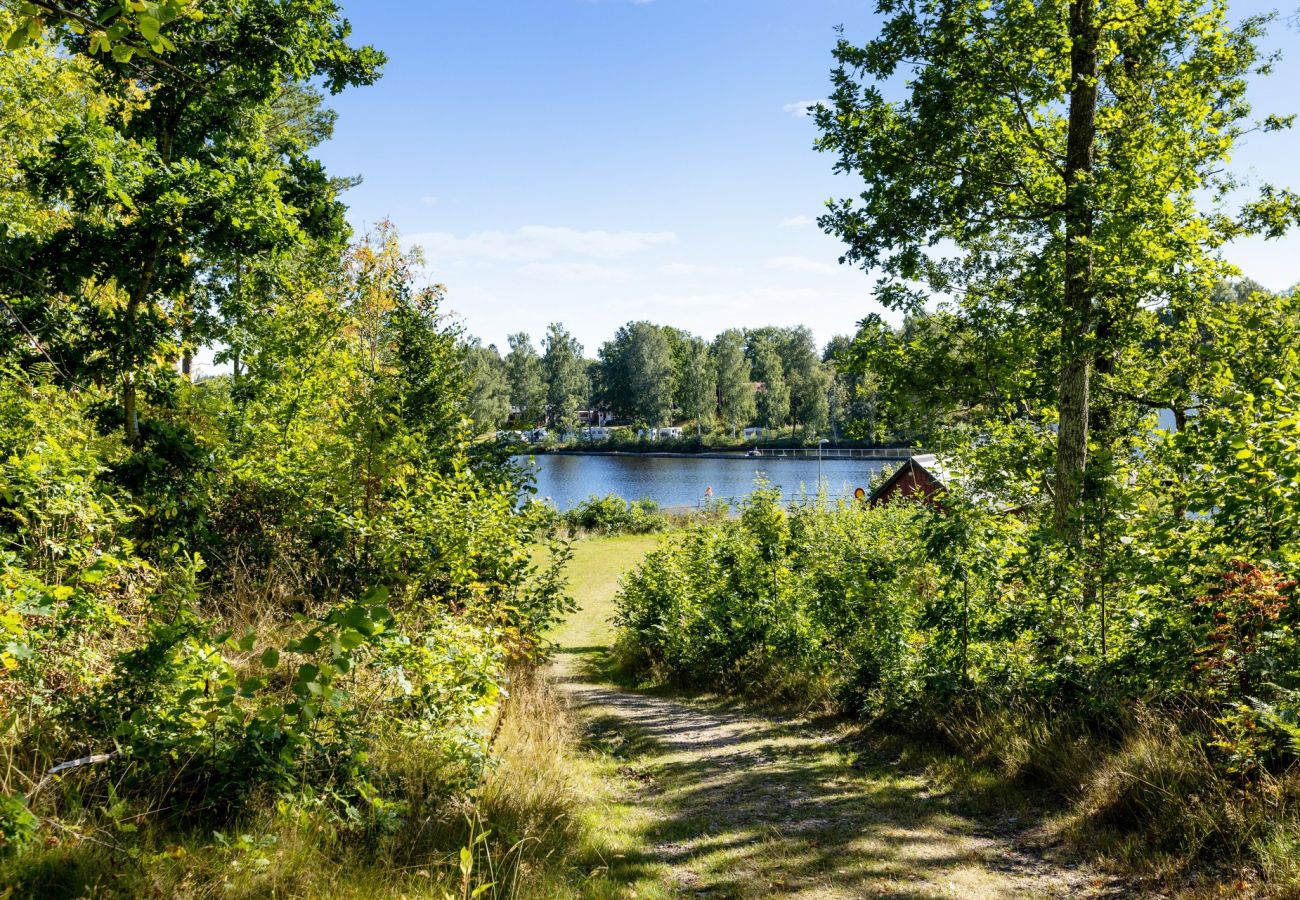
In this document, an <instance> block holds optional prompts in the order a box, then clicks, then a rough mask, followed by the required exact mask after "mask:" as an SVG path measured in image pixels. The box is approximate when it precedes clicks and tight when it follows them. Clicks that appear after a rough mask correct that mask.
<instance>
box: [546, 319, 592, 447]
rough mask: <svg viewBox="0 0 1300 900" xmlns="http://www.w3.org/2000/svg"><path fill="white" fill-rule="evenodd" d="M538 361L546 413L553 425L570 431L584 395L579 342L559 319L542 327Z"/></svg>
mask: <svg viewBox="0 0 1300 900" xmlns="http://www.w3.org/2000/svg"><path fill="white" fill-rule="evenodd" d="M543 343H544V345H545V352H544V354H543V356H542V365H543V368H544V369H545V372H546V414H547V417H548V419H549V421H550V423H551V425H552V426H553V427H555V428H558V429H559V430H560V431H562V432H563V431H574V430H575V429H577V427H578V410H579V409H580V408H581V406H582V403H583V400H585V399H586V396H587V388H588V382H587V377H586V365H585V363H584V362H583V359H582V345H581V344H579V343H578V341H577V340H576V339H575V338H574V337H573V335H571V334H569V332H567V331H565V329H564V326H563V325H561V324H560V323H559V322H553V323H551V324H550V325H549V326H548V327H547V329H546V340H545V341H544V342H543Z"/></svg>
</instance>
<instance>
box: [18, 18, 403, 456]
mask: <svg viewBox="0 0 1300 900" xmlns="http://www.w3.org/2000/svg"><path fill="white" fill-rule="evenodd" d="M91 6H92V7H93V8H95V9H98V8H99V7H100V6H102V7H104V9H105V10H108V9H109V8H110V6H111V7H112V9H114V10H117V9H119V8H120V7H119V6H117V5H115V4H94V5H91ZM136 21H137V23H138V28H139V29H140V33H141V34H142V35H146V34H147V32H149V31H150V30H151V29H152V28H153V26H152V25H148V24H146V22H147V21H148V19H147V18H146V17H143V16H142V17H139V18H137V20H136ZM111 30H112V28H111V26H110V31H111ZM168 33H169V35H170V40H169V42H168V46H167V47H166V49H167V60H166V62H163V61H161V60H160V59H158V58H157V57H156V56H153V55H144V54H141V53H138V52H131V53H128V52H124V51H123V52H119V51H118V50H117V49H114V50H113V52H112V53H111V54H107V55H106V54H104V53H103V52H101V51H102V50H103V46H102V39H101V37H100V36H99V35H98V34H97V33H96V31H95V30H93V29H92V30H86V29H82V30H81V33H77V32H75V31H68V32H65V33H64V35H63V38H64V43H65V44H66V46H67V49H68V50H69V52H70V53H71V54H72V55H73V56H74V57H76V58H78V59H81V60H83V61H85V63H86V71H87V73H88V77H89V78H90V79H92V80H93V82H94V83H95V85H96V87H97V89H98V90H99V91H100V92H101V93H103V94H104V95H105V96H106V97H109V98H112V100H113V101H114V102H113V103H110V104H106V105H104V106H102V107H96V106H90V107H87V108H86V109H85V110H84V112H83V114H82V115H80V116H79V117H78V118H77V119H76V120H74V121H72V122H70V123H68V124H67V125H66V126H65V127H64V128H63V129H61V131H60V133H59V135H58V137H57V138H56V140H55V141H54V142H53V147H52V149H51V152H50V153H48V154H47V155H45V156H43V157H41V158H39V159H36V160H33V162H32V164H31V165H30V166H29V167H28V168H27V171H26V172H25V173H24V174H25V180H26V182H27V184H28V186H29V189H30V190H31V191H32V192H33V193H34V194H35V195H36V196H38V197H40V198H41V199H42V201H43V202H45V203H47V204H49V205H51V206H58V207H60V208H63V209H66V210H67V211H68V213H67V215H66V217H65V218H64V220H63V221H62V222H61V223H60V226H59V227H58V228H57V229H56V230H55V231H54V232H53V233H52V234H50V235H48V236H43V237H38V236H34V235H28V236H25V237H19V236H6V237H5V239H3V240H2V241H0V260H3V261H4V262H5V263H6V264H8V265H13V264H14V263H16V262H21V264H22V265H23V266H24V267H25V268H26V270H27V271H28V272H29V275H30V277H29V278H28V279H27V281H26V282H25V284H24V286H23V288H22V289H21V290H22V291H23V296H22V298H21V299H22V300H23V301H24V302H23V303H22V304H21V305H22V308H23V312H22V315H24V316H25V317H27V319H28V321H26V322H25V323H24V324H25V326H26V327H27V328H28V330H30V331H33V332H36V331H45V330H47V329H46V324H47V323H48V322H49V321H50V317H51V316H53V315H57V314H64V313H66V314H67V315H68V316H70V317H71V318H74V319H75V320H76V324H77V327H78V329H79V332H80V335H79V336H80V338H81V343H82V345H83V350H82V351H81V352H80V353H79V357H80V362H81V363H82V365H83V367H84V368H86V370H87V371H86V373H85V374H87V375H89V376H91V377H93V378H95V379H97V380H101V381H104V382H106V383H113V384H116V385H117V388H118V391H119V395H120V397H121V405H120V415H121V422H122V429H123V432H124V434H125V436H126V439H127V441H128V443H130V444H135V443H137V442H138V439H139V435H140V425H139V410H138V397H139V393H140V388H141V384H142V382H143V383H144V385H145V386H146V387H150V386H151V385H152V384H153V383H154V382H156V381H158V380H159V379H160V378H162V377H163V373H161V372H160V371H159V370H157V369H156V361H157V360H159V359H166V358H168V357H171V358H174V356H172V354H171V353H167V352H164V349H165V348H166V346H167V345H168V344H169V343H174V341H175V335H176V333H177V329H178V322H177V319H178V318H179V317H180V316H181V315H182V314H183V313H184V311H185V310H186V309H187V308H188V307H187V305H186V304H185V303H184V302H183V297H184V295H185V294H187V293H188V292H189V291H190V290H191V289H192V287H193V285H194V283H195V281H196V279H198V278H199V277H200V276H201V274H202V273H203V272H204V271H205V270H209V269H210V267H213V266H215V265H217V264H218V263H220V262H222V261H228V260H237V259H239V258H240V257H241V256H242V257H251V256H254V255H261V254H268V253H272V252H276V251H284V250H287V249H290V248H292V247H293V246H295V244H296V242H297V241H298V240H299V237H300V236H301V235H302V234H303V233H304V232H306V233H312V232H320V231H322V230H327V229H332V230H333V231H334V232H335V237H336V238H340V239H341V238H342V237H344V236H346V231H345V230H342V231H341V229H344V228H345V226H344V223H343V218H342V214H341V212H340V211H339V209H338V207H337V205H336V201H334V198H333V194H334V193H335V192H336V186H335V185H334V184H333V183H332V182H330V180H329V179H327V178H326V177H325V175H324V172H323V170H322V169H321V167H320V165H319V164H318V163H316V162H314V161H313V160H310V159H309V158H307V157H306V156H305V154H304V153H303V152H302V149H301V147H300V146H299V145H296V144H293V143H292V142H290V143H284V142H278V143H277V142H275V141H271V140H268V131H267V129H266V127H265V124H264V117H265V116H266V115H267V114H268V110H269V108H270V107H271V106H272V105H273V104H274V102H275V100H276V98H277V97H279V96H281V94H282V92H283V90H284V89H285V87H286V86H287V85H290V84H295V83H305V82H308V81H311V80H313V79H320V80H321V81H322V82H323V83H324V85H325V86H326V88H327V89H329V90H330V91H331V92H337V91H340V90H342V89H343V88H345V87H347V86H349V85H360V84H368V83H371V82H373V81H374V80H375V79H376V78H377V77H378V72H379V67H380V65H381V64H382V62H383V56H382V54H379V53H378V52H377V51H374V50H373V49H371V48H369V47H359V48H358V47H352V46H351V45H349V44H348V42H347V38H348V33H349V26H348V23H347V22H346V20H344V19H343V18H342V17H341V16H340V14H339V9H338V7H337V5H336V4H335V3H334V2H331V0H292V2H279V0H238V2H237V0H212V2H209V3H205V4H204V9H203V15H202V16H197V15H185V16H181V17H179V18H176V19H174V21H172V22H171V24H170V26H169V31H168ZM123 46H125V45H123ZM144 98H147V101H146V100H145V99H144ZM214 277H217V278H220V277H224V276H221V275H216V276H214ZM64 296H69V297H71V298H72V303H73V304H74V306H75V308H74V309H73V310H72V311H71V312H68V311H67V310H66V309H60V308H56V307H55V304H54V302H53V301H54V299H55V298H59V297H64ZM64 305H65V306H66V304H64ZM49 330H53V329H49Z"/></svg>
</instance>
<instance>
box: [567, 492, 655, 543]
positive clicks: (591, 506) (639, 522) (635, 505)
mask: <svg viewBox="0 0 1300 900" xmlns="http://www.w3.org/2000/svg"><path fill="white" fill-rule="evenodd" d="M563 518H564V522H565V524H567V525H568V526H569V528H570V529H572V530H574V531H590V532H595V533H597V534H650V533H651V532H655V531H661V530H663V529H664V528H666V527H667V525H668V520H667V519H666V518H665V517H664V516H663V515H662V514H661V513H660V512H659V504H658V503H656V502H655V501H654V500H650V499H641V500H624V499H623V498H622V497H620V496H618V495H617V494H606V495H605V496H604V497H596V496H593V497H588V498H587V499H586V500H583V501H582V502H580V503H579V504H578V505H577V506H575V507H574V508H573V509H571V510H568V511H566V512H564V513H563Z"/></svg>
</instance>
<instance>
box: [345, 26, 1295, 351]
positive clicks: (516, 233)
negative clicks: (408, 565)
mask: <svg viewBox="0 0 1300 900" xmlns="http://www.w3.org/2000/svg"><path fill="white" fill-rule="evenodd" d="M345 8H346V12H347V15H348V17H349V18H350V19H351V20H352V23H353V26H354V29H355V35H356V37H357V39H358V40H361V41H364V42H368V43H373V44H375V45H376V46H378V47H380V48H381V49H383V50H384V51H385V52H387V53H388V55H389V60H390V61H389V64H388V66H387V68H386V70H385V74H384V77H383V78H382V79H381V80H380V81H379V82H378V83H377V84H376V85H374V86H373V87H369V88H362V89H357V90H352V91H349V92H347V93H345V94H343V95H341V96H339V97H336V98H334V99H333V100H332V104H333V105H334V107H335V108H336V109H337V110H338V111H339V114H340V115H339V122H338V126H337V129H336V132H335V136H334V138H333V140H332V141H330V142H329V143H328V144H326V145H325V146H324V147H322V148H321V151H320V152H321V156H322V158H323V159H324V161H325V163H326V165H327V166H328V167H329V168H330V170H331V171H333V172H334V173H335V174H339V175H345V174H346V175H354V174H355V175H361V176H362V177H363V178H364V182H363V183H362V184H361V185H360V186H359V187H357V188H355V189H354V190H353V191H351V192H350V193H349V194H348V195H347V198H346V199H347V202H348V203H349V204H350V206H351V213H350V215H351V219H352V222H353V225H354V226H355V227H356V228H358V229H364V228H365V227H367V226H368V225H370V224H373V223H374V222H375V221H377V220H379V219H381V218H390V219H392V220H393V221H394V222H395V223H396V225H397V226H398V227H399V228H400V229H401V231H402V232H403V234H404V235H406V236H407V237H408V238H410V239H411V240H413V241H415V242H417V243H420V244H421V245H423V246H424V247H425V249H426V255H427V275H428V278H429V279H430V280H432V281H439V282H443V283H445V284H446V285H447V287H448V289H449V302H448V307H449V309H450V310H452V311H454V312H455V313H456V314H457V315H458V316H459V317H460V318H461V319H462V320H463V322H464V324H465V326H466V328H467V329H468V330H469V331H470V332H472V333H474V334H477V335H479V336H481V337H483V338H484V340H485V341H488V342H491V343H497V344H498V345H499V346H502V347H504V343H505V336H506V334H508V333H510V332H513V331H518V330H524V331H528V332H530V333H531V334H532V335H533V337H534V339H535V340H536V339H540V337H541V334H542V333H543V331H544V329H545V327H546V324H547V323H549V322H552V321H562V322H564V323H565V324H566V325H567V326H568V327H569V329H570V330H571V331H572V332H574V334H575V335H576V336H577V337H578V339H579V340H580V341H582V343H583V344H584V345H585V346H586V349H587V352H588V354H592V355H594V353H595V350H596V347H597V346H598V345H599V344H600V342H602V341H604V340H605V339H607V338H608V337H609V336H610V335H611V334H612V332H613V331H614V329H615V328H617V327H618V326H619V325H620V324H622V323H624V322H627V321H630V320H633V319H650V320H652V321H655V322H660V323H663V324H671V325H676V326H679V327H681V328H685V329H687V330H689V331H692V332H694V333H697V334H702V335H704V336H706V337H712V336H713V335H714V334H716V333H717V332H718V331H720V330H722V329H724V328H727V327H733V326H758V325H765V324H778V325H793V324H806V325H808V326H810V327H811V328H812V329H813V331H814V333H815V334H816V336H817V338H818V340H819V341H823V342H824V341H825V340H827V339H829V338H830V337H831V336H832V335H834V334H837V333H850V332H852V330H853V328H854V325H855V323H856V322H857V321H858V320H859V319H861V318H862V317H863V316H865V315H866V314H867V313H869V312H872V311H878V309H879V308H878V307H877V306H876V305H875V304H874V303H873V302H872V300H871V282H872V278H871V276H869V275H867V274H865V273H862V272H860V271H856V270H853V269H850V268H848V267H842V266H839V265H837V263H836V258H837V256H838V255H839V244H838V242H837V241H835V240H834V239H832V238H830V237H828V236H826V235H823V234H821V233H820V232H819V231H818V229H817V228H816V226H815V225H814V224H812V219H813V218H814V217H815V216H816V215H817V214H818V213H819V211H820V209H821V206H822V203H823V202H824V201H825V200H826V199H827V198H829V197H832V196H846V195H848V194H849V193H851V192H852V190H853V184H852V182H851V181H850V180H849V179H847V178H844V177H837V176H834V175H832V173H831V171H830V166H831V162H832V160H831V158H830V157H828V156H824V155H821V154H818V153H815V152H814V151H813V150H812V149H811V144H812V141H813V138H814V128H813V126H812V122H811V120H810V119H808V118H806V117H804V116H802V115H801V114H800V112H801V110H800V104H802V103H804V102H807V101H810V100H815V99H816V98H818V97H822V96H825V94H826V93H827V84H828V71H829V69H830V65H831V59H830V48H831V46H832V44H833V43H834V40H835V34H834V27H835V26H836V25H838V24H842V25H844V26H845V29H846V31H847V34H848V36H849V37H850V38H851V39H853V40H857V41H859V42H861V41H865V40H866V39H868V38H869V37H871V36H872V35H873V32H874V27H875V23H876V22H877V19H876V17H875V15H874V12H873V4H872V3H869V2H858V0H640V2H637V0H424V2H418V3H417V2H410V0H405V2H401V0H364V2H361V0H354V2H350V3H345ZM1267 8H1268V7H1267V6H1266V5H1263V4H1259V3H1255V2H1252V3H1245V2H1243V3H1238V4H1235V5H1234V6H1233V7H1232V9H1233V12H1234V15H1240V14H1245V13H1249V12H1257V11H1261V10H1264V9H1267ZM1271 43H1272V45H1274V46H1278V47H1282V46H1286V45H1289V46H1290V48H1291V49H1292V52H1291V53H1290V54H1289V57H1288V58H1287V59H1285V60H1284V61H1283V63H1282V64H1281V65H1280V66H1279V67H1278V68H1277V70H1276V71H1275V73H1274V74H1273V75H1272V76H1271V77H1270V78H1269V79H1267V80H1264V81H1261V82H1260V83H1258V84H1256V85H1255V94H1254V100H1255V104H1256V109H1257V111H1258V112H1259V113H1261V114H1263V113H1266V112H1282V113H1289V112H1292V111H1296V110H1297V109H1300V98H1298V97H1297V91H1296V88H1295V86H1296V85H1300V31H1297V30H1296V29H1295V28H1294V27H1287V26H1285V25H1282V24H1279V25H1277V26H1276V27H1275V29H1274V34H1273V37H1272V38H1271ZM1233 165H1234V168H1235V169H1236V170H1238V171H1239V172H1241V173H1243V174H1252V173H1253V174H1257V175H1259V176H1261V177H1263V178H1267V179H1269V180H1272V181H1274V182H1275V183H1279V184H1285V185H1289V186H1291V187H1294V188H1300V173H1297V171H1296V170H1297V168H1298V167H1300V135H1298V134H1297V133H1296V132H1291V133H1288V134H1284V135H1281V136H1277V135H1271V136H1265V137H1259V138H1254V139H1252V140H1251V142H1250V143H1248V144H1247V145H1246V146H1245V147H1244V148H1243V149H1242V151H1241V152H1240V153H1239V154H1238V156H1237V158H1236V159H1235V160H1234V162H1233ZM1230 257H1231V258H1232V259H1233V260H1234V261H1235V262H1237V263H1238V264H1239V265H1241V266H1242V267H1243V268H1244V269H1245V270H1246V271H1247V273H1248V274H1251V275H1253V276H1254V277H1255V278H1257V279H1259V280H1260V281H1263V282H1264V283H1265V284H1266V285H1267V286H1269V287H1273V288H1282V287H1286V286H1288V285H1290V284H1292V283H1293V282H1295V281H1296V280H1300V237H1293V238H1289V239H1287V240H1286V241H1284V242H1272V243H1268V244H1264V243H1262V242H1251V243H1249V244H1246V245H1243V246H1241V247H1237V248H1234V249H1233V251H1232V253H1231V254H1230Z"/></svg>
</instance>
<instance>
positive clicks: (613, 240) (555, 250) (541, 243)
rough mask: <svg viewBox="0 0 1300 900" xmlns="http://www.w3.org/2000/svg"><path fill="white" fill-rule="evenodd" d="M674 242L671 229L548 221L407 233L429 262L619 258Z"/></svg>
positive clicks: (411, 243) (675, 236) (412, 243)
mask: <svg viewBox="0 0 1300 900" xmlns="http://www.w3.org/2000/svg"><path fill="white" fill-rule="evenodd" d="M676 241H677V235H676V234H674V233H673V232H671V231H601V230H593V231H580V230H578V229H576V228H563V227H554V226H550V225H525V226H524V227H522V228H516V229H515V230H514V231H501V230H489V231H474V232H470V233H469V234H467V235H465V236H464V237H460V236H457V235H454V234H452V233H450V232H447V231H426V232H422V233H419V234H412V235H410V236H409V237H408V238H407V239H406V243H407V244H409V245H419V246H421V247H423V248H424V250H425V254H426V256H427V257H428V259H429V261H430V262H431V263H433V264H434V265H435V266H436V265H438V264H443V263H447V262H451V261H478V260H489V261H493V262H524V263H526V262H540V261H544V260H551V259H555V258H557V257H570V256H577V257H588V258H592V259H620V258H623V257H626V256H629V255H631V254H633V253H637V252H640V251H642V250H646V249H648V248H650V247H656V246H660V245H663V244H672V243H675V242H676Z"/></svg>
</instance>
